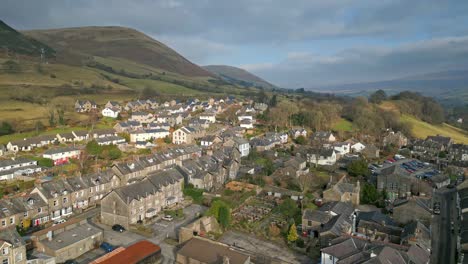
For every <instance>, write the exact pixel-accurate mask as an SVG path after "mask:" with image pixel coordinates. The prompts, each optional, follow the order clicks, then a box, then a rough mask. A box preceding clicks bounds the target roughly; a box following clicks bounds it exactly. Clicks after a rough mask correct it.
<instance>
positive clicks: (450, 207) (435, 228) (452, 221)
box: [431, 187, 460, 264]
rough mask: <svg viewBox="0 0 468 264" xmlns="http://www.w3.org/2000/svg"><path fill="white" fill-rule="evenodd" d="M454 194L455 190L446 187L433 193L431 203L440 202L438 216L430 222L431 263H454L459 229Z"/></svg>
mask: <svg viewBox="0 0 468 264" xmlns="http://www.w3.org/2000/svg"><path fill="white" fill-rule="evenodd" d="M456 194H457V190H456V189H455V188H453V189H447V188H446V187H444V188H441V189H437V190H436V191H435V192H434V196H433V202H440V215H434V216H433V218H432V222H431V230H432V255H431V263H444V264H451V263H456V251H457V234H458V230H459V228H460V223H459V221H458V217H457V215H458V213H457V206H456V201H457V199H456Z"/></svg>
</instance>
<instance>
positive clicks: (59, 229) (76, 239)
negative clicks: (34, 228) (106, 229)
mask: <svg viewBox="0 0 468 264" xmlns="http://www.w3.org/2000/svg"><path fill="white" fill-rule="evenodd" d="M31 240H32V242H33V245H34V247H35V248H36V250H37V251H38V252H41V253H43V254H46V255H48V256H53V257H55V261H56V262H57V263H63V262H65V261H67V260H69V259H75V258H77V257H79V256H81V255H83V254H84V253H86V252H88V251H91V250H93V249H95V248H97V247H99V245H100V244H101V243H102V241H103V231H102V230H101V229H100V228H98V227H96V226H94V225H92V224H90V223H88V220H87V219H78V218H76V219H71V220H69V221H67V222H65V223H62V224H58V225H55V226H52V227H49V228H46V229H43V230H41V231H38V232H35V233H33V234H32V235H31Z"/></svg>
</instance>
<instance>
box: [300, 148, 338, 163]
mask: <svg viewBox="0 0 468 264" xmlns="http://www.w3.org/2000/svg"><path fill="white" fill-rule="evenodd" d="M307 160H308V161H309V163H311V164H316V165H334V164H335V163H336V152H335V150H333V149H322V150H315V151H312V152H311V153H308V154H307Z"/></svg>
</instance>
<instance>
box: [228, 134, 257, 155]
mask: <svg viewBox="0 0 468 264" xmlns="http://www.w3.org/2000/svg"><path fill="white" fill-rule="evenodd" d="M223 146H225V147H234V148H237V149H238V150H239V152H240V156H241V157H247V156H248V155H249V153H250V144H249V141H248V140H246V139H244V138H241V137H233V138H230V139H228V140H226V141H225V142H224V143H223Z"/></svg>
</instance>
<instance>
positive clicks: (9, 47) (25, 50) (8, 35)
mask: <svg viewBox="0 0 468 264" xmlns="http://www.w3.org/2000/svg"><path fill="white" fill-rule="evenodd" d="M0 50H2V53H8V54H11V55H26V56H40V55H41V53H42V50H43V51H44V55H45V56H46V57H54V56H55V50H53V49H52V48H50V47H49V46H47V45H45V44H43V43H41V42H39V41H37V40H35V39H33V38H30V37H26V36H25V35H23V34H21V33H19V32H18V31H16V30H14V29H13V28H11V27H10V26H8V25H7V24H5V23H4V22H3V21H1V20H0Z"/></svg>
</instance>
